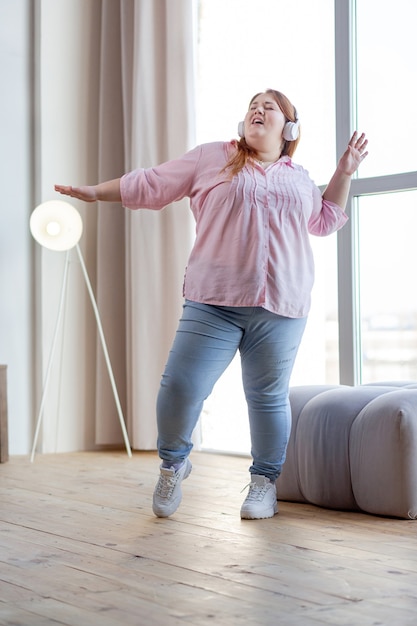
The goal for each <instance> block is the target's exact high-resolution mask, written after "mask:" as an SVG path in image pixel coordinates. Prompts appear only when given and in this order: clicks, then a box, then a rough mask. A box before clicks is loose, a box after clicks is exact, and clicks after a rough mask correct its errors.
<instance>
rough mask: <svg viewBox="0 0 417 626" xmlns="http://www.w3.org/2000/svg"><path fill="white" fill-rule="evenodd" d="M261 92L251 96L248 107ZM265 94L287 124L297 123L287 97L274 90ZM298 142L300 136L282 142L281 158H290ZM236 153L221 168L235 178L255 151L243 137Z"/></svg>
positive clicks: (292, 106) (293, 109)
mask: <svg viewBox="0 0 417 626" xmlns="http://www.w3.org/2000/svg"><path fill="white" fill-rule="evenodd" d="M261 93H262V92H260V93H257V94H255V95H254V96H253V98H252V99H251V101H250V103H249V107H250V105H251V104H252V102H253V101H254V100H255V99H256V98H257V97H258V96H260V95H261ZM265 93H268V94H271V96H272V97H273V98H274V100H275V102H276V103H277V105H278V106H279V108H280V109H281V111H282V112H283V114H284V116H285V120H286V121H287V122H296V121H297V111H296V109H295V106H294V105H293V104H291V102H290V101H289V100H288V98H287V96H284V94H283V93H281V92H280V91H276V90H275V89H266V91H265ZM299 141H300V134H298V137H297V139H295V140H294V141H284V147H283V149H282V152H281V156H289V157H292V156H293V154H294V152H295V150H296V148H297V146H298V143H299ZM236 148H237V151H236V152H235V154H234V155H233V156H232V157H231V158H230V159H229V161H228V162H227V163H226V166H225V167H224V168H223V171H224V170H227V169H230V175H231V176H235V175H236V174H238V173H239V172H240V170H241V169H243V168H244V167H245V165H246V163H247V162H248V160H249V159H250V158H254V157H256V154H257V153H256V150H254V149H253V148H251V147H250V146H248V144H247V143H246V140H245V138H244V137H241V139H240V140H239V141H238V142H236Z"/></svg>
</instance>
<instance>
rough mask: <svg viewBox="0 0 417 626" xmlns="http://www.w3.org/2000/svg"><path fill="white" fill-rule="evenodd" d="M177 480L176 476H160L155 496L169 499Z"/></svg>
mask: <svg viewBox="0 0 417 626" xmlns="http://www.w3.org/2000/svg"><path fill="white" fill-rule="evenodd" d="M177 479H178V476H177V475H176V474H174V476H160V477H159V480H158V485H157V487H156V493H157V495H158V496H160V497H161V498H170V497H171V494H172V492H173V490H174V487H175V485H176V484H177Z"/></svg>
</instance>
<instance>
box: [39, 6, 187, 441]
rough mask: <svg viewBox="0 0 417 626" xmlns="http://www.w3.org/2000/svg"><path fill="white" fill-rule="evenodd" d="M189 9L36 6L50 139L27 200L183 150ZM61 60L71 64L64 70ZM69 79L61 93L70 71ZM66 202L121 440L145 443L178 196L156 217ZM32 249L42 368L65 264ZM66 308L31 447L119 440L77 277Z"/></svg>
mask: <svg viewBox="0 0 417 626" xmlns="http://www.w3.org/2000/svg"><path fill="white" fill-rule="evenodd" d="M193 5H195V2H194V0H87V1H85V0H62V1H61V2H60V3H56V2H54V1H53V0H41V1H40V2H39V3H37V11H38V13H37V16H38V20H39V23H40V24H41V28H40V31H42V38H40V41H39V45H40V49H41V52H40V57H41V58H43V59H46V58H48V59H50V56H49V54H50V53H52V54H54V59H53V60H52V61H50V63H51V66H50V67H47V68H46V70H45V68H42V72H43V73H42V72H41V74H40V75H39V76H38V77H37V78H38V81H39V85H40V89H39V91H40V92H41V94H42V95H41V96H40V107H41V108H42V107H43V106H44V105H45V108H44V109H42V113H41V115H40V118H41V122H42V123H41V124H40V128H41V130H39V137H40V141H41V143H44V144H46V145H49V144H50V147H49V149H48V150H43V151H42V158H41V162H42V165H41V166H40V167H39V172H38V181H40V189H41V193H40V195H41V197H40V198H39V199H38V201H39V200H45V199H49V197H50V195H51V194H50V191H49V190H50V189H51V188H52V186H53V183H54V182H63V183H65V182H68V183H70V184H74V185H76V184H87V183H90V184H93V183H95V182H98V181H101V180H107V179H110V178H115V177H119V176H121V175H122V174H123V173H124V172H126V171H129V170H131V169H134V168H137V167H149V166H152V165H156V164H158V163H160V162H163V161H166V160H168V159H171V158H175V157H177V156H180V155H181V154H183V153H184V152H185V151H186V150H188V149H189V148H190V147H192V145H193V141H194V131H193V129H194V87H195V85H194V64H193V48H194V46H193V42H194V28H193V20H194V17H193V10H194V6H193ZM62 23H65V24H66V28H67V31H68V29H69V31H70V33H72V34H73V35H74V34H75V33H76V31H77V26H78V32H77V37H78V38H79V39H78V41H77V37H76V39H75V40H73V41H71V42H70V38H67V36H65V37H64V38H63V39H64V41H60V40H59V37H58V36H57V34H56V32H57V31H59V30H60V29H61V28H62ZM54 28H55V29H56V31H55V30H54ZM39 36H40V33H39ZM54 46H55V47H56V46H58V49H59V50H58V52H57V50H56V49H55V50H53V49H52V48H53V47H54ZM63 46H64V47H66V48H67V49H66V50H63V49H62V47H63ZM70 46H72V50H74V49H75V50H76V54H75V55H74V54H70V52H71V50H70ZM65 52H66V53H67V54H65ZM48 53H49V54H48ZM74 56H75V59H74ZM57 59H59V60H60V61H61V63H59V62H58V61H57ZM63 63H64V64H68V66H71V67H72V69H71V67H70V68H68V67H67V68H62V64H63ZM65 72H66V74H63V73H65ZM77 72H78V75H77ZM74 75H75V76H76V80H73V82H72V83H71V86H69V85H68V80H67V79H68V76H70V77H71V78H72V79H74ZM60 86H61V87H62V92H63V95H62V99H64V97H65V95H66V105H65V106H66V108H68V109H69V113H68V116H67V118H66V119H65V118H64V119H63V118H62V116H61V119H60V122H61V124H62V126H61V128H60V131H61V132H60V134H59V136H57V135H56V133H55V134H53V135H52V136H51V134H50V133H51V132H52V133H53V131H54V127H53V122H52V121H51V120H53V118H52V117H51V115H52V114H53V113H54V111H53V106H52V105H51V103H50V102H49V103H48V102H47V98H48V93H51V92H52V90H53V89H55V90H56V91H58V90H59V88H60ZM59 97H60V96H58V98H59ZM55 106H59V103H57V102H55ZM46 111H47V112H48V115H47V114H46ZM69 118H70V119H69ZM74 120H76V121H77V124H76V125H75V126H74V125H73V123H71V122H74ZM68 126H69V128H68ZM74 134H75V135H76V138H75V139H74ZM58 146H59V155H60V160H59V161H58V162H59V165H58V166H57V165H56V162H57V149H58ZM69 147H70V149H69ZM75 204H77V206H78V208H79V210H80V212H81V213H82V216H83V221H84V234H83V239H82V242H81V247H82V250H83V253H84V257H85V260H86V265H87V270H88V272H89V275H90V279H91V282H92V285H93V290H94V291H95V294H96V298H97V303H98V308H99V311H100V316H101V320H102V323H103V329H104V334H105V337H106V342H107V346H108V351H109V356H110V360H111V363H112V368H113V371H114V375H115V379H116V385H117V388H118V393H119V397H120V401H121V405H122V409H123V413H124V415H125V417H126V421H127V426H128V432H129V437H130V440H131V443H132V445H133V447H134V448H135V449H154V448H155V446H156V420H155V403H156V395H157V391H158V387H159V382H160V377H161V374H162V371H163V368H164V364H165V360H166V357H167V354H168V351H169V347H170V344H171V341H172V339H173V336H174V332H175V328H176V326H177V322H178V318H179V315H180V313H181V305H182V280H183V274H184V269H185V265H186V260H187V257H188V253H189V250H190V248H191V244H192V238H193V223H192V218H191V214H190V211H189V209H188V201H183V202H180V203H176V204H175V205H174V206H170V207H167V208H166V209H164V210H163V211H161V212H152V211H147V210H140V211H137V212H134V213H133V212H130V211H128V210H127V209H123V208H122V207H121V206H120V205H119V204H106V203H99V206H98V207H97V206H95V205H88V206H85V205H83V204H82V203H75ZM39 254H41V256H42V259H41V263H40V265H39V276H38V281H37V286H38V289H39V291H40V293H41V299H40V308H39V311H40V315H41V322H40V323H39V328H40V330H41V332H42V341H41V344H40V351H41V358H40V362H41V364H42V369H43V370H45V366H46V361H47V357H48V347H49V345H50V336H51V329H52V325H53V319H54V314H53V313H51V311H55V306H56V297H57V296H56V293H57V291H58V290H59V281H60V276H61V273H60V271H61V266H62V263H63V261H62V258H57V256H56V255H55V257H53V256H52V255H53V254H54V253H50V252H48V251H42V252H40V253H39ZM52 265H53V268H54V269H53V270H52V269H51V266H52ZM74 265H76V264H75V263H74ZM71 271H72V272H73V270H72V269H71ZM68 300H69V304H68V308H69V314H68V315H67V316H66V320H65V327H64V329H63V341H62V355H61V361H60V366H59V368H57V369H59V370H60V371H59V375H58V372H54V375H53V377H52V380H51V383H50V385H51V387H55V389H56V388H57V386H59V387H60V389H61V392H60V393H59V394H58V396H59V397H57V394H56V392H55V391H52V393H51V395H52V397H53V398H52V399H53V401H52V400H50V401H48V403H47V405H46V408H45V420H44V427H43V445H42V450H43V451H45V452H50V451H61V450H62V451H63V450H73V449H87V448H94V447H95V446H97V445H99V446H102V445H118V444H122V443H123V438H122V433H121V429H120V424H119V421H118V415H117V409H116V405H115V402H114V397H113V392H112V389H111V385H110V381H109V377H108V373H107V368H106V365H105V361H104V357H103V351H102V348H101V344H100V342H99V341H98V340H97V332H96V326H95V322H94V318H93V315H92V311H91V307H90V305H89V301H88V298H87V297H86V295H85V285H84V284H83V281H82V280H81V278H80V276H79V273H78V274H77V273H75V277H74V279H73V281H72V283H71V282H70V286H69V297H68ZM51 303H52V305H51ZM66 345H67V348H66V347H65V346H66ZM68 346H69V347H68ZM74 346H75V347H74ZM68 361H69V362H68ZM54 377H55V379H54ZM58 378H59V381H58ZM57 415H59V426H57V425H56V424H57V419H58V418H57ZM51 428H52V429H53V430H55V431H56V430H57V428H59V430H60V431H61V435H59V436H58V435H57V436H55V437H54V438H51V437H50V432H51ZM62 433H64V436H63V435H62Z"/></svg>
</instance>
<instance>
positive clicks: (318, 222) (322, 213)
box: [308, 187, 348, 237]
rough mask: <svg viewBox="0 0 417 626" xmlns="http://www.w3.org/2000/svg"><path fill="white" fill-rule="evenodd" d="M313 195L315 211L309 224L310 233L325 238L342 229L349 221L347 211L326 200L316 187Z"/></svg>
mask: <svg viewBox="0 0 417 626" xmlns="http://www.w3.org/2000/svg"><path fill="white" fill-rule="evenodd" d="M313 195H314V197H313V204H314V210H313V212H312V214H311V216H310V219H309V222H308V232H309V233H310V234H311V235H316V236H318V237H325V236H326V235H331V234H332V233H334V232H335V231H337V230H339V229H340V228H342V226H344V225H345V224H346V222H347V220H348V216H347V215H346V213H345V211H344V210H343V209H342V208H341V207H340V206H339V205H337V204H335V203H334V202H330V201H329V200H325V199H324V198H323V197H322V195H321V193H320V189H319V188H318V187H314V191H313Z"/></svg>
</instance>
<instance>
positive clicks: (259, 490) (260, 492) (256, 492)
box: [240, 483, 268, 500]
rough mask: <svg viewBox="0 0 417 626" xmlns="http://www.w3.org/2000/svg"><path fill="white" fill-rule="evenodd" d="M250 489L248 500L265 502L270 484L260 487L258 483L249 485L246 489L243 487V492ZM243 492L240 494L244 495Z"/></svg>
mask: <svg viewBox="0 0 417 626" xmlns="http://www.w3.org/2000/svg"><path fill="white" fill-rule="evenodd" d="M248 487H249V493H248V495H247V496H246V500H263V498H264V495H265V493H266V491H267V489H268V484H265V485H262V487H260V486H259V485H257V484H256V483H248V484H247V485H246V486H245V487H243V489H242V491H245V489H247V488H248ZM242 491H241V492H240V493H242Z"/></svg>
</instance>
